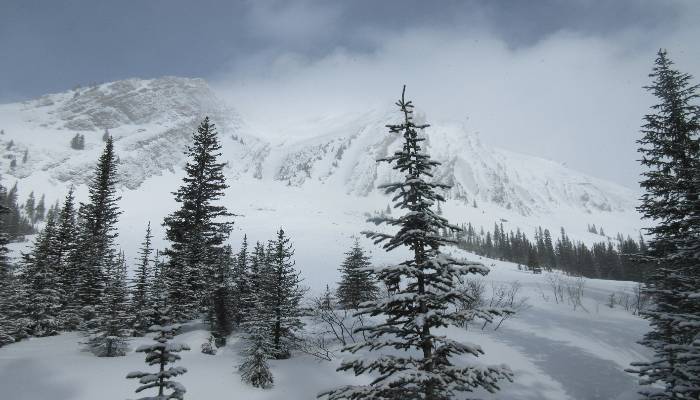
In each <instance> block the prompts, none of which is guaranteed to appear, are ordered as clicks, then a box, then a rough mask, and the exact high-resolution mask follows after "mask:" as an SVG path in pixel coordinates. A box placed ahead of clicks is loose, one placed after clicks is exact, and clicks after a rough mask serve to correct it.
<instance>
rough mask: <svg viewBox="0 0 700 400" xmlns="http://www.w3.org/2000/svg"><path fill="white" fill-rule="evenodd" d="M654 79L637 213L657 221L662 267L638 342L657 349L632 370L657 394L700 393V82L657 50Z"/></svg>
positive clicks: (654, 247)
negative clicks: (644, 331) (694, 81)
mask: <svg viewBox="0 0 700 400" xmlns="http://www.w3.org/2000/svg"><path fill="white" fill-rule="evenodd" d="M650 77H651V78H652V79H653V82H652V84H651V85H650V86H648V87H646V89H647V90H649V91H651V92H652V93H653V94H654V96H656V97H657V98H658V99H659V103H658V104H656V105H654V106H653V107H652V110H653V113H651V114H648V115H646V116H645V117H644V120H645V124H644V126H643V129H642V134H643V137H642V139H640V140H639V141H638V143H639V144H640V149H639V151H640V152H641V153H642V160H641V162H642V165H644V166H645V167H647V171H646V172H644V174H643V176H644V179H643V180H642V182H640V184H641V186H642V188H644V189H645V193H644V194H643V196H642V204H641V206H639V208H638V209H639V211H640V212H641V213H642V215H643V216H644V217H645V218H647V219H650V220H651V221H653V222H654V223H655V225H654V226H653V227H652V228H649V229H648V233H649V234H650V235H651V236H652V239H651V240H650V242H649V251H650V255H651V257H652V258H653V259H654V260H655V261H656V264H657V265H658V267H657V268H656V270H655V271H654V273H653V275H652V276H651V277H650V278H649V281H648V284H647V287H646V292H647V294H649V295H651V296H652V297H653V299H654V301H655V306H654V307H652V308H651V309H649V310H646V311H644V312H643V313H642V315H643V316H644V317H645V318H647V319H648V320H649V322H650V326H651V331H650V332H648V333H647V334H646V335H645V336H644V338H643V340H642V341H641V342H640V343H641V344H643V345H645V346H647V347H649V348H650V349H652V350H653V352H654V356H653V358H652V360H651V361H649V362H638V363H633V364H632V366H633V369H631V370H630V371H632V372H635V373H637V374H639V376H640V383H642V384H643V385H649V386H650V387H649V388H648V389H645V390H644V391H642V392H641V393H642V394H643V395H644V396H645V397H647V398H653V399H698V398H700V301H698V299H700V251H699V249H700V178H699V177H700V107H698V105H697V104H696V102H697V98H698V94H697V93H696V92H697V90H698V88H700V86H698V85H691V79H692V77H691V76H690V75H688V74H685V73H681V72H679V71H677V70H676V69H674V68H673V63H672V62H671V60H670V59H669V58H668V55H667V53H666V51H665V50H659V52H658V54H657V58H656V61H655V66H654V69H653V72H652V73H651V74H650Z"/></svg>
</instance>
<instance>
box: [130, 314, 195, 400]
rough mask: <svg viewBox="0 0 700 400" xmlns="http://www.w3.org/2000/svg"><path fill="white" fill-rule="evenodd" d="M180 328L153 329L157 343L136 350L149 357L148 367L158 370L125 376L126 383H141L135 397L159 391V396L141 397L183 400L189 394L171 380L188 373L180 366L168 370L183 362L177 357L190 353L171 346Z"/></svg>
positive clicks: (177, 345) (156, 326)
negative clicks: (130, 381)
mask: <svg viewBox="0 0 700 400" xmlns="http://www.w3.org/2000/svg"><path fill="white" fill-rule="evenodd" d="M163 311H166V310H163ZM179 328H180V327H179V326H178V325H169V326H159V325H154V326H153V327H152V328H151V329H152V330H153V331H155V332H156V333H157V334H156V336H155V338H154V340H155V341H156V343H155V344H151V345H142V346H139V347H138V348H137V349H136V351H137V352H139V353H146V364H148V365H149V366H150V365H156V366H158V371H156V372H141V371H134V372H130V373H128V374H127V375H126V377H127V379H138V380H139V383H140V384H141V386H139V387H138V389H136V393H140V392H142V391H144V390H148V389H157V391H158V393H157V394H156V395H155V396H149V397H142V398H141V400H168V399H177V400H183V399H184V395H185V392H187V390H186V389H185V387H184V386H183V385H182V384H181V383H179V382H176V381H174V380H172V379H173V378H175V377H177V376H179V375H182V374H184V373H186V372H187V368H185V367H181V366H177V367H168V365H169V364H172V363H174V362H176V361H178V360H180V359H181V357H180V355H179V354H177V353H179V352H181V351H183V350H189V349H190V347H189V346H188V345H186V344H181V343H172V342H170V340H171V339H172V338H173V337H174V336H175V334H176V332H177V331H178V329H179ZM166 367H167V369H166ZM168 391H170V392H168Z"/></svg>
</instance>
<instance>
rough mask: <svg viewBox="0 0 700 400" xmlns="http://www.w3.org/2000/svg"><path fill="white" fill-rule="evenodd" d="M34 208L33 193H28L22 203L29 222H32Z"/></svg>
mask: <svg viewBox="0 0 700 400" xmlns="http://www.w3.org/2000/svg"><path fill="white" fill-rule="evenodd" d="M35 208H36V199H35V198H34V191H32V192H31V193H29V197H27V201H25V202H24V212H25V213H26V214H27V216H28V217H29V220H30V221H34V211H35Z"/></svg>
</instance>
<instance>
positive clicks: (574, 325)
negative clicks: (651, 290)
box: [0, 251, 647, 400]
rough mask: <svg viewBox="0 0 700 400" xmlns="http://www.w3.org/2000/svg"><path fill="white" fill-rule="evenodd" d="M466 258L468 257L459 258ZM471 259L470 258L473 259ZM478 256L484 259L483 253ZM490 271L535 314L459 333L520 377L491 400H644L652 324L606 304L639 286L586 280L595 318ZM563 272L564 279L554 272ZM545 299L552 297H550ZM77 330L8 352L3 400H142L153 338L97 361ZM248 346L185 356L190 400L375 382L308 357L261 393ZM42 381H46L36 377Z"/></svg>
mask: <svg viewBox="0 0 700 400" xmlns="http://www.w3.org/2000/svg"><path fill="white" fill-rule="evenodd" d="M455 253H458V255H460V256H462V255H465V254H464V253H462V252H457V251H455ZM468 256H469V255H468ZM470 258H471V259H476V260H478V257H476V256H470ZM480 261H483V262H484V263H486V264H487V265H488V266H490V267H491V271H492V272H491V273H490V274H489V275H488V276H487V277H486V280H485V282H486V288H487V295H488V292H489V291H490V290H491V289H490V282H497V283H506V284H509V283H511V282H513V281H518V282H520V283H521V284H522V289H521V294H522V296H524V297H527V298H528V304H529V305H530V308H528V309H526V310H524V311H522V312H521V313H520V314H518V315H517V316H516V317H514V318H513V319H509V320H507V321H506V322H504V324H503V325H502V326H501V327H500V328H499V329H498V330H497V331H493V329H492V328H489V327H487V328H486V329H485V330H483V331H482V330H481V329H480V324H475V325H473V326H472V327H471V328H470V330H469V331H465V330H462V329H458V328H453V329H451V333H450V334H451V335H452V336H453V337H454V338H457V339H459V340H463V341H466V342H474V343H477V344H479V345H480V346H481V347H482V348H483V349H484V351H485V352H486V355H485V356H483V357H480V358H479V360H480V361H481V362H484V363H486V364H500V363H507V364H508V365H509V366H510V367H511V368H512V369H513V371H514V373H515V379H514V382H513V383H504V384H503V386H502V390H501V391H500V392H498V393H496V394H494V395H490V394H487V393H478V395H479V397H480V398H483V399H502V400H510V399H512V400H531V399H532V400H567V399H576V400H591V399H600V400H627V399H630V400H631V399H636V398H638V396H636V390H637V389H638V387H637V385H636V377H634V376H632V375H629V374H626V373H625V372H623V369H624V368H626V367H627V366H628V365H629V363H630V362H631V361H633V360H640V359H644V357H645V349H644V348H643V347H641V346H639V345H637V344H635V343H634V341H635V340H636V339H637V338H639V337H640V336H641V335H642V333H643V332H644V331H645V330H646V329H647V324H646V322H645V321H644V320H642V319H640V318H638V317H635V316H633V315H631V314H630V313H629V312H627V311H625V310H623V309H622V308H620V307H615V308H613V309H611V308H608V307H607V306H606V305H605V303H606V299H607V296H608V294H609V293H611V292H622V291H625V290H627V291H629V290H631V286H632V284H631V283H629V282H627V283H626V282H614V281H603V280H592V279H587V280H586V281H585V289H584V298H583V301H582V303H583V305H584V306H585V307H586V309H587V310H588V312H586V311H583V310H582V309H578V310H577V311H573V308H572V306H571V305H570V304H568V303H560V304H557V303H555V301H554V299H553V296H552V293H551V289H550V288H549V287H548V283H547V279H548V278H549V276H550V274H548V273H544V274H541V275H532V274H530V273H527V272H521V271H518V270H517V267H516V265H515V264H511V263H506V262H499V261H492V260H488V259H481V260H480ZM554 275H557V274H554ZM542 293H544V295H545V296H546V297H548V298H549V300H545V299H544V298H543V296H542ZM183 331H184V333H182V334H181V335H179V336H177V337H176V338H175V339H174V341H176V342H178V343H185V344H187V345H189V347H190V348H193V349H199V348H200V346H201V344H202V343H204V342H206V341H207V340H208V337H209V334H208V332H206V331H205V330H203V327H202V326H197V325H190V326H186V327H185V329H183ZM82 340H83V338H82V337H80V336H79V335H78V334H74V333H71V334H64V335H61V336H56V337H47V338H38V339H29V340H26V341H23V342H20V343H17V344H13V345H9V346H6V347H4V348H2V349H0V388H2V398H3V399H12V400H35V399H44V398H51V399H54V400H89V399H95V398H101V399H104V400H117V399H119V400H121V399H125V398H134V397H137V396H135V394H134V393H133V390H134V389H135V388H136V384H135V383H134V382H132V381H130V380H127V379H125V376H126V374H127V373H128V372H129V371H132V370H135V369H139V368H141V369H142V368H144V367H143V366H144V364H143V354H141V353H136V352H135V351H134V349H136V348H137V347H138V346H139V345H142V344H150V343H152V340H151V339H150V338H148V337H145V338H135V339H133V340H132V341H131V342H130V345H131V350H130V351H129V353H128V354H127V356H126V357H115V358H98V357H95V356H93V355H92V354H90V353H89V352H85V351H81V349H82V346H81V345H80V344H79V343H78V342H80V341H82ZM243 347H244V343H243V342H242V341H241V339H240V338H239V337H238V336H237V335H234V336H233V338H232V339H231V340H230V341H229V343H228V344H227V346H226V347H224V348H222V349H219V351H218V352H217V354H216V355H214V356H211V355H207V354H202V353H201V352H199V351H190V352H184V353H181V356H182V361H181V362H180V363H179V364H180V365H182V366H184V367H186V368H187V370H188V373H187V374H185V375H183V376H182V377H180V378H179V381H181V383H182V384H183V385H185V387H186V388H187V395H186V397H185V398H188V399H190V398H191V399H214V398H222V397H229V398H241V399H277V398H280V397H281V396H283V397H284V398H287V399H290V400H297V399H298V400H302V399H304V400H308V399H312V398H314V396H315V395H316V393H318V392H319V391H321V390H324V389H328V388H331V387H334V386H337V385H343V384H357V383H366V380H367V379H368V378H367V377H359V378H357V377H354V376H353V375H352V374H349V373H338V372H335V371H334V370H335V368H336V367H337V366H338V365H339V360H335V361H333V362H325V361H318V360H316V359H313V358H311V357H309V356H295V357H293V358H292V359H290V360H281V361H274V360H273V361H270V366H271V370H272V372H273V374H274V377H275V386H274V387H273V388H272V389H270V390H262V389H255V388H253V387H251V386H248V385H245V384H243V383H242V382H241V380H240V376H239V375H238V372H237V368H236V366H237V365H239V364H240V363H241V362H242V361H243ZM37 376H40V377H41V379H38V380H37V379H36V377H37Z"/></svg>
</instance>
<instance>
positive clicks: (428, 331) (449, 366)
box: [322, 86, 511, 400]
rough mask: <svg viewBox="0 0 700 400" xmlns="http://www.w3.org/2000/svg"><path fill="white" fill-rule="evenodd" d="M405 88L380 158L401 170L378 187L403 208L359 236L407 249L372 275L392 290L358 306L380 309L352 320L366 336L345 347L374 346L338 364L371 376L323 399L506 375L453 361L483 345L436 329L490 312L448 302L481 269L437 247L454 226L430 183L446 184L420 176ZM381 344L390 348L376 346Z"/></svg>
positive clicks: (422, 163) (409, 391)
mask: <svg viewBox="0 0 700 400" xmlns="http://www.w3.org/2000/svg"><path fill="white" fill-rule="evenodd" d="M405 89H406V88H405V86H404V92H403V93H402V95H401V99H400V100H399V101H398V102H397V105H398V106H399V108H400V110H401V113H402V114H403V115H402V116H403V122H402V123H401V124H398V125H389V126H388V128H389V129H390V131H391V133H392V134H400V135H402V136H403V140H404V142H403V146H402V148H401V149H400V150H398V151H396V152H395V153H394V154H393V155H391V156H389V157H387V158H384V159H382V160H380V161H385V162H388V163H390V164H392V167H393V169H394V170H396V171H398V172H399V173H402V174H403V179H402V180H400V181H397V182H392V183H388V184H386V185H383V186H382V187H381V188H383V189H384V191H385V192H386V193H387V194H393V195H394V203H395V204H394V208H395V209H403V210H406V213H404V214H403V215H400V216H397V217H392V218H388V217H386V216H385V217H380V218H376V219H374V221H375V222H377V223H386V224H388V225H390V226H396V227H398V229H399V230H398V232H397V233H396V234H395V235H390V234H386V233H374V232H368V233H367V236H368V237H370V238H372V239H374V241H375V243H384V245H383V246H384V248H385V249H386V250H387V251H389V250H393V249H396V248H399V247H406V248H408V249H409V250H410V251H411V253H412V254H413V257H411V258H410V259H408V260H406V261H404V262H401V263H399V264H397V265H393V266H387V267H384V268H381V269H377V274H378V276H379V278H380V279H382V280H384V281H387V280H393V281H396V282H398V287H397V292H396V293H395V294H394V295H393V296H392V297H390V298H387V299H381V300H378V301H375V302H372V303H371V304H369V305H367V306H366V307H363V309H362V310H361V311H360V314H369V315H370V316H381V320H380V321H378V322H376V323H375V324H372V325H369V326H366V327H364V328H360V329H361V330H363V331H366V332H367V340H366V341H364V342H361V343H358V344H355V345H351V346H349V347H347V348H346V349H345V350H346V351H350V352H352V353H356V352H358V351H360V350H363V349H366V350H370V351H377V352H380V353H379V354H377V355H373V356H368V357H355V359H354V360H350V361H345V362H343V363H342V364H341V366H340V368H339V370H353V371H354V372H355V374H361V373H365V372H370V373H373V374H375V376H374V379H373V380H372V382H371V383H370V384H369V385H366V386H345V387H341V388H338V389H335V390H332V391H329V392H326V393H323V394H322V396H327V397H328V398H330V399H397V398H401V399H426V400H437V399H451V398H454V397H455V396H456V395H457V392H463V391H472V390H473V389H476V388H483V389H486V390H488V391H496V390H498V388H499V387H498V381H499V380H501V379H510V377H511V373H510V370H509V369H508V368H507V367H482V366H477V365H459V364H456V361H455V360H454V358H455V356H457V357H460V356H464V355H473V356H478V355H480V354H481V353H483V351H482V350H481V348H480V347H478V346H471V345H466V344H463V343H459V342H457V341H454V340H451V339H449V338H448V337H446V336H444V335H443V334H442V333H438V332H436V330H437V329H439V328H442V327H447V326H450V325H460V324H461V323H463V321H464V319H465V318H470V317H473V316H474V315H475V314H476V315H477V316H482V317H484V318H486V319H490V318H491V313H489V312H486V311H484V310H468V311H466V313H469V315H466V314H462V313H460V312H457V311H454V310H455V308H454V307H453V306H454V305H455V303H456V302H460V301H469V300H470V299H469V298H468V296H466V295H464V294H462V292H461V291H459V290H456V287H455V285H456V284H457V281H458V280H459V278H461V277H462V276H464V275H466V274H469V273H474V274H481V275H485V274H487V273H488V271H489V270H488V268H486V267H485V266H483V265H482V264H479V263H474V262H467V261H461V260H455V259H452V258H450V257H448V256H446V255H444V254H442V253H440V247H441V246H443V245H444V244H446V243H449V242H451V240H449V239H446V238H444V237H442V236H441V235H440V230H442V229H445V230H447V231H457V230H459V228H458V227H456V226H453V225H450V224H449V223H448V221H447V220H446V219H445V218H443V217H441V216H439V215H437V214H436V213H435V212H433V210H432V207H433V206H434V204H435V202H436V201H444V198H443V197H442V196H441V195H440V194H438V193H436V190H439V189H440V190H441V189H447V188H449V186H448V185H444V184H441V183H436V182H429V181H428V179H429V178H431V177H432V175H431V170H432V168H433V167H434V166H436V165H438V163H437V162H435V161H432V160H431V159H430V156H429V155H428V154H427V153H426V152H425V151H424V150H423V148H422V142H423V141H424V140H425V138H424V137H422V136H421V135H420V134H419V131H421V130H422V129H424V128H426V127H427V125H416V124H415V123H414V122H413V105H412V103H411V102H410V101H406V100H405V98H404V94H405ZM492 312H497V311H492ZM384 349H391V352H390V353H381V351H382V350H384ZM397 352H398V353H399V354H397ZM460 364H461V363H460Z"/></svg>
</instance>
